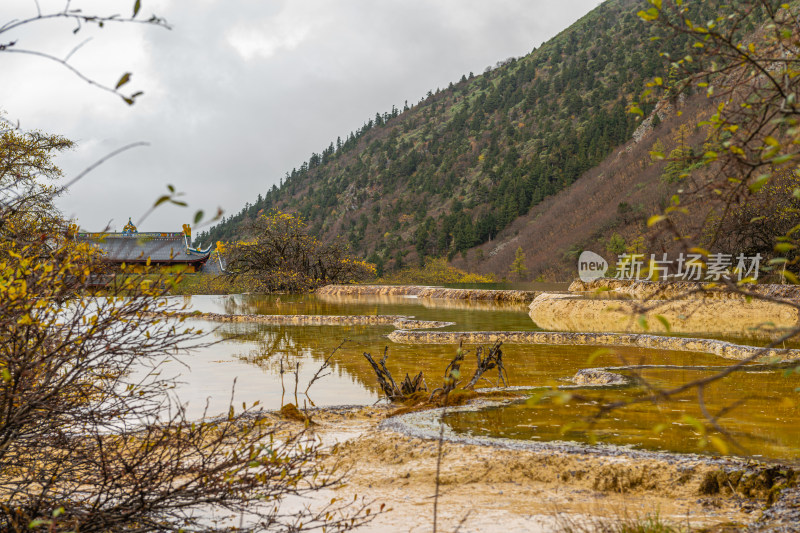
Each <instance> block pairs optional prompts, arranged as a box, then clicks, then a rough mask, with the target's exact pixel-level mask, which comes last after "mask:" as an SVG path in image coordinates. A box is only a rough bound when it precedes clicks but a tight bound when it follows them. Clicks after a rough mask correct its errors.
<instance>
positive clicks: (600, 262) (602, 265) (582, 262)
mask: <svg viewBox="0 0 800 533" xmlns="http://www.w3.org/2000/svg"><path fill="white" fill-rule="evenodd" d="M607 271H608V263H607V262H606V260H605V259H603V258H602V257H601V256H599V255H598V254H596V253H594V252H590V251H589V250H586V251H584V252H582V253H581V256H580V257H579V258H578V277H580V278H581V281H587V282H588V281H592V280H595V279H599V278H602V277H603V276H605V274H606V272H607Z"/></svg>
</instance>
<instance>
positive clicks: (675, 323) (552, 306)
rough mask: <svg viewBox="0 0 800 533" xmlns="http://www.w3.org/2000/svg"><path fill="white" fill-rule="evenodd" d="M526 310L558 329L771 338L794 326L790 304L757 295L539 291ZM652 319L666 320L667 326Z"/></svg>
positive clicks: (541, 324)
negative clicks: (617, 295) (646, 297)
mask: <svg viewBox="0 0 800 533" xmlns="http://www.w3.org/2000/svg"><path fill="white" fill-rule="evenodd" d="M606 296H608V295H606ZM529 314H530V317H531V319H532V320H533V321H534V322H535V323H536V325H537V326H539V327H540V328H542V329H549V330H560V331H587V332H608V331H620V332H646V331H654V332H669V331H673V332H679V333H708V334H722V335H734V336H738V337H741V336H745V337H775V336H777V335H780V334H781V333H782V332H785V331H788V330H789V329H791V328H793V327H795V326H796V325H797V324H798V310H797V309H796V308H794V307H792V306H790V305H785V304H780V303H774V302H768V301H764V300H757V299H752V300H750V301H746V300H745V299H713V298H706V299H702V298H697V299H680V300H652V301H640V300H630V299H609V298H608V297H606V298H600V299H595V298H587V297H584V296H577V295H566V294H542V295H540V296H538V297H537V298H536V299H535V300H534V301H533V302H532V303H531V304H530V307H529ZM642 316H644V317H645V320H646V322H645V323H644V324H643V323H642V322H641V318H640V317H642ZM658 317H662V318H663V319H664V320H666V321H667V324H668V325H669V329H668V328H667V324H665V323H663V321H662V319H661V318H658Z"/></svg>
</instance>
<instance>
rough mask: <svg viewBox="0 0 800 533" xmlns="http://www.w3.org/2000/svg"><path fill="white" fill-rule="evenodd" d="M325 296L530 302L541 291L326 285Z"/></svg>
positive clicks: (322, 291) (319, 291) (323, 293)
mask: <svg viewBox="0 0 800 533" xmlns="http://www.w3.org/2000/svg"><path fill="white" fill-rule="evenodd" d="M316 294H317V295H322V296H354V295H355V296H361V295H388V296H416V297H417V298H420V299H430V300H469V301H485V302H498V303H513V304H527V303H530V302H532V301H533V299H534V298H535V297H536V296H538V295H539V294H541V292H540V291H516V290H494V289H446V288H442V287H424V286H421V285H398V286H395V285H326V286H324V287H322V288H321V289H319V290H318V291H317V292H316Z"/></svg>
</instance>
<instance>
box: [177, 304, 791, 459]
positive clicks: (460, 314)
mask: <svg viewBox="0 0 800 533" xmlns="http://www.w3.org/2000/svg"><path fill="white" fill-rule="evenodd" d="M185 301H186V303H188V304H189V305H191V307H192V308H193V309H196V310H200V311H204V312H215V313H220V312H221V313H248V314H249V313H261V314H309V315H310V314H324V315H377V314H381V315H387V314H392V315H406V316H414V317H415V318H418V319H421V320H443V321H452V322H455V323H456V325H455V326H452V327H451V328H448V329H451V330H457V331H478V330H489V331H498V330H505V331H513V330H517V331H520V330H532V329H535V328H534V326H533V324H532V322H531V320H530V318H529V317H528V315H527V313H526V310H525V309H524V308H523V309H513V308H505V307H501V308H485V307H482V306H479V307H470V306H468V305H466V306H460V307H459V306H453V307H449V306H447V305H445V306H442V307H433V306H430V307H429V306H426V304H427V303H429V302H422V301H420V300H416V299H413V298H398V297H391V298H390V297H384V296H378V297H374V296H371V297H358V298H347V299H329V298H326V299H325V300H322V299H318V298H316V297H314V296H313V295H310V296H309V295H305V296H299V295H281V296H279V297H277V296H256V295H235V296H192V297H186V298H185ZM444 303H446V304H451V303H452V302H444ZM463 303H468V302H463ZM202 326H203V329H205V330H209V331H210V330H213V333H211V335H212V336H213V338H214V339H215V340H217V341H219V342H218V343H217V344H215V345H213V346H210V347H207V348H204V349H202V350H198V351H196V352H193V353H192V354H191V355H188V356H184V357H182V358H181V360H182V361H183V362H184V363H185V364H186V366H183V365H181V364H178V363H177V362H173V363H170V364H169V365H167V367H165V368H164V369H162V372H163V373H166V374H167V375H175V374H180V375H181V378H180V379H181V380H182V382H183V383H182V384H181V385H180V386H179V388H178V390H177V394H178V396H179V397H180V398H181V400H182V401H184V402H188V403H189V414H190V416H200V415H202V412H203V407H204V406H205V402H206V400H208V402H209V406H210V407H209V413H212V414H218V413H222V412H224V411H225V410H226V409H227V406H228V402H229V400H230V397H231V389H232V386H233V381H234V379H236V395H235V403H236V404H237V405H241V402H247V403H248V404H250V403H252V402H254V401H259V402H261V404H262V405H264V406H265V407H266V408H272V409H274V408H278V407H280V405H281V398H282V397H283V399H284V400H285V401H287V402H289V401H291V402H294V401H295V400H294V391H295V369H297V368H298V367H299V370H298V371H297V380H296V382H297V390H298V401H299V404H300V405H301V406H302V405H303V403H304V401H305V402H306V403H307V404H310V402H313V403H314V404H316V405H318V406H331V405H346V404H370V403H373V402H375V401H376V400H377V399H378V387H377V385H376V382H375V376H374V374H373V373H372V369H371V368H370V366H369V364H368V363H367V361H366V360H365V359H364V357H363V355H362V354H363V352H370V353H372V354H373V355H378V354H381V353H382V352H383V349H384V347H385V346H389V359H388V367H389V369H390V370H391V372H392V373H393V375H394V376H395V377H396V378H398V377H399V378H402V376H404V375H405V374H406V373H407V372H409V373H416V372H419V371H420V370H422V371H423V372H424V373H425V377H426V381H427V383H428V384H429V385H431V386H435V384H438V383H437V382H438V381H439V380H440V376H442V375H443V372H444V369H445V367H446V365H447V363H448V362H449V361H450V359H452V357H453V355H454V352H455V347H454V346H444V345H402V344H393V343H390V342H389V341H388V339H386V338H385V336H386V335H387V334H388V333H390V332H391V331H392V329H393V328H392V327H391V326H349V327H341V326H271V325H264V324H253V323H221V324H212V323H204V324H202ZM345 339H346V340H347V342H346V343H345V344H344V346H342V348H341V349H339V350H338V351H337V352H336V354H335V355H334V356H333V357H332V359H331V364H332V366H331V369H330V371H331V374H330V375H326V376H325V377H323V378H322V379H320V380H319V381H318V382H317V383H316V384H315V385H314V386H313V387H312V388H311V390H310V391H309V394H308V397H305V396H304V395H303V391H304V390H305V388H306V385H307V383H308V381H309V380H310V379H311V378H312V377H313V375H314V373H315V372H316V371H317V370H318V369H319V367H320V365H321V364H322V362H323V361H324V360H325V358H326V357H327V356H328V355H329V354H330V353H331V352H332V351H333V350H334V349H335V348H336V347H337V346H338V345H339V344H340V343H341V342H342V341H343V340H345ZM470 348H471V347H470ZM503 349H504V362H505V366H506V368H507V370H508V374H509V379H510V383H511V385H523V386H531V387H534V386H557V385H564V384H567V383H568V380H569V378H570V377H572V376H573V375H574V374H575V372H576V371H577V370H579V369H582V368H592V367H602V366H617V365H630V364H648V365H681V366H692V365H707V366H724V365H727V364H728V363H729V362H728V361H725V360H722V359H720V358H717V357H714V356H710V355H705V354H697V353H687V352H667V351H651V350H642V349H636V348H621V349H615V350H614V351H613V353H603V354H602V355H600V356H599V357H596V358H594V359H593V360H592V361H591V362H589V358H590V356H591V355H593V354H594V353H595V352H596V348H594V347H591V346H586V347H582V346H525V345H506V346H504V348H503ZM473 353H474V352H472V353H470V354H468V355H467V357H466V360H465V364H464V366H463V367H462V373H463V374H464V375H467V376H469V375H472V372H473V371H474V362H473V359H472V357H473ZM281 371H283V373H281ZM706 374H707V371H699V370H689V369H681V370H665V369H649V370H646V374H644V375H645V377H646V378H647V379H648V380H652V381H653V382H654V383H656V384H658V385H660V386H667V387H668V386H674V385H676V384H679V383H684V382H686V381H689V380H691V379H694V378H696V377H698V376H700V375H706ZM488 377H489V379H490V380H495V379H496V376H495V375H494V374H492V375H489V376H488ZM797 377H798V374H791V375H789V376H788V377H784V375H783V373H782V372H758V373H757V372H748V373H743V374H735V375H732V376H730V377H728V378H726V379H725V380H724V381H723V382H721V383H718V384H715V385H713V386H711V387H709V388H708V389H707V390H706V392H705V400H706V403H707V405H708V409H709V411H711V412H712V413H715V412H716V411H718V410H720V409H722V408H724V407H725V406H727V405H729V404H731V403H732V402H736V401H739V400H742V399H745V398H747V401H746V402H745V403H744V405H742V406H739V407H737V408H736V409H734V410H733V411H731V412H729V413H726V414H725V415H724V416H723V417H722V418H721V422H722V423H723V424H724V425H725V427H728V428H730V429H731V430H732V431H733V432H734V433H735V434H736V435H737V437H739V438H740V440H741V442H742V444H743V445H744V446H745V447H746V448H748V449H749V450H750V451H751V452H752V453H753V454H756V455H762V456H764V457H779V458H792V459H796V458H800V413H799V412H798V407H797V406H798V405H800V397H799V396H798V393H797V392H795V390H794V389H795V387H798V386H800V383H798V379H797ZM483 385H489V383H486V382H483ZM638 392H639V391H638V390H637V389H635V388H625V389H613V390H608V389H607V390H583V391H580V393H581V394H582V395H583V396H584V398H583V399H581V400H580V401H575V400H573V402H571V403H569V404H568V405H566V406H563V405H556V404H553V403H544V404H541V405H536V406H528V405H526V404H525V403H524V402H523V403H519V404H514V405H510V406H505V407H502V408H494V409H488V410H484V411H479V412H475V413H459V414H452V415H449V417H448V424H450V425H451V426H452V427H453V428H454V429H455V430H456V431H459V432H466V433H474V434H480V435H491V436H503V437H512V438H523V439H540V440H554V439H556V440H564V439H567V440H578V441H586V442H588V441H589V440H590V439H591V438H592V437H590V434H589V432H588V430H587V428H585V427H579V426H576V427H574V428H573V429H571V430H570V431H567V432H566V433H564V434H562V432H561V431H562V428H563V427H564V426H565V425H566V424H568V423H570V422H572V421H575V420H576V419H578V418H579V417H581V416H586V415H589V414H591V413H592V412H593V411H592V410H593V409H595V408H596V405H597V402H599V401H601V400H605V399H614V398H622V397H628V396H630V395H631V394H636V393H638ZM684 414H688V415H690V416H693V417H696V418H700V417H701V413H699V411H698V407H697V401H696V398H695V397H691V396H686V397H683V398H680V399H679V400H677V401H674V402H669V403H663V404H659V405H652V404H641V405H637V406H635V407H631V408H627V409H625V410H622V411H620V412H618V413H615V414H614V415H612V417H610V418H608V419H604V420H601V421H599V422H597V423H596V424H595V426H594V427H593V435H594V438H596V439H597V440H598V441H599V442H608V443H614V444H632V445H636V446H644V447H648V448H660V449H668V450H676V451H698V447H697V444H698V435H696V434H695V432H694V430H693V429H692V428H691V426H690V425H689V424H688V423H687V422H686V421H682V416H683V415H684ZM659 424H664V425H665V428H664V429H663V431H661V432H659V433H655V432H653V431H652V429H653V427H654V426H657V425H659Z"/></svg>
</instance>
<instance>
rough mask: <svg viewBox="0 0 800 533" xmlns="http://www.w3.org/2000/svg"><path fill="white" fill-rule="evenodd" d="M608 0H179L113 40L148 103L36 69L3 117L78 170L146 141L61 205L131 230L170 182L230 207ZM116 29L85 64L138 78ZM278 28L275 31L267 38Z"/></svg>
mask: <svg viewBox="0 0 800 533" xmlns="http://www.w3.org/2000/svg"><path fill="white" fill-rule="evenodd" d="M128 3H130V2H124V3H123V4H122V5H127V4H128ZM597 4H598V2H597V0H568V1H563V2H558V3H555V2H549V1H536V2H532V1H530V0H527V1H526V0H495V1H492V2H486V1H478V0H469V1H463V0H440V1H436V2H431V1H423V0H405V1H399V0H386V1H381V2H377V1H374V0H347V1H345V0H340V1H332V0H314V1H311V0H303V1H301V0H293V1H292V2H275V1H273V2H252V1H246V0H226V1H217V2H211V1H208V2H193V3H192V4H191V7H189V6H188V5H187V4H186V3H185V2H181V3H178V2H171V3H167V4H166V5H164V6H162V7H161V9H157V7H158V6H153V7H152V9H153V10H154V11H157V12H159V14H161V15H164V16H165V17H166V18H167V19H168V20H169V21H170V22H171V23H172V24H173V25H174V29H173V30H172V31H163V30H159V29H157V28H136V29H135V31H133V30H127V29H126V31H124V32H120V33H119V34H118V35H120V37H119V38H120V39H123V38H124V39H129V42H130V46H131V47H134V46H135V47H141V50H139V49H138V48H137V50H136V51H135V53H132V57H134V60H133V65H132V70H133V72H134V82H135V85H136V87H137V88H141V89H142V90H144V91H145V96H144V97H143V98H142V99H141V100H140V102H139V103H137V104H136V105H135V106H133V108H130V109H129V108H128V107H127V106H125V105H124V104H122V103H118V102H117V101H116V100H115V98H114V97H113V96H110V95H108V94H106V93H102V92H100V91H97V90H95V89H92V88H90V87H88V86H83V85H81V84H80V83H78V82H77V81H76V80H72V79H68V76H66V75H65V74H64V73H62V72H54V71H56V70H58V67H57V66H48V67H47V68H37V69H35V72H34V75H33V79H30V76H28V77H27V79H24V80H21V81H20V82H19V83H15V84H13V85H7V84H0V107H3V108H5V109H6V111H8V112H9V115H11V116H12V117H15V118H20V119H22V120H23V125H28V126H31V127H37V128H41V129H43V130H46V131H53V132H58V133H61V134H64V135H66V136H67V137H70V138H73V139H75V140H77V141H78V142H79V143H80V146H79V147H78V149H77V150H76V151H75V152H74V153H72V154H69V155H67V156H64V157H62V158H61V159H60V162H61V164H62V166H63V167H64V168H65V170H66V171H67V172H68V173H74V172H76V171H78V170H79V169H81V168H83V167H84V166H86V165H88V164H90V163H91V162H92V161H94V160H96V159H97V158H99V157H102V156H103V155H104V154H105V153H107V152H109V151H110V150H113V149H114V148H117V147H119V146H121V145H123V144H125V143H128V142H134V141H148V142H150V143H151V144H150V147H148V148H145V149H137V150H134V151H131V152H129V153H126V154H124V155H122V156H119V157H117V158H115V159H113V160H111V161H109V162H108V163H106V164H104V165H103V166H102V167H100V168H99V169H98V170H97V171H96V172H94V173H92V174H91V175H90V176H89V177H87V178H86V180H84V181H83V182H81V183H79V184H78V185H76V186H75V187H74V189H73V190H72V191H71V192H70V194H68V195H66V196H65V197H64V198H62V199H61V200H60V205H61V207H62V209H63V210H64V211H65V212H66V213H67V214H70V215H77V216H78V218H79V221H80V223H81V224H82V225H83V226H84V227H87V228H90V229H96V228H102V227H103V226H104V225H105V223H106V222H107V221H108V220H109V219H112V218H113V219H114V220H115V222H116V225H117V227H121V226H122V225H123V224H124V223H125V222H126V221H127V218H128V216H133V217H134V218H136V217H137V216H139V215H141V214H142V213H144V212H145V211H147V209H148V207H149V206H150V205H151V204H152V202H153V201H154V200H155V198H156V197H157V196H158V195H159V194H161V193H162V192H163V191H165V186H166V184H167V183H170V184H174V185H175V186H176V187H177V188H178V189H179V190H183V191H186V192H187V197H186V198H187V200H188V201H189V202H190V205H191V208H192V209H195V208H203V209H205V210H206V211H213V210H214V209H215V208H216V207H217V206H221V207H222V208H223V209H225V210H226V211H228V212H235V211H238V210H239V209H240V208H241V207H242V206H243V205H244V203H245V202H246V201H252V199H253V198H255V196H256V195H257V194H258V193H263V192H264V191H266V190H267V189H268V188H269V187H271V186H272V185H273V184H274V183H277V182H278V180H279V179H280V178H282V177H283V176H284V174H285V172H286V171H290V170H291V169H292V168H293V167H297V166H299V165H300V164H301V163H302V162H303V161H304V160H305V159H307V157H308V156H309V155H310V153H311V152H312V151H320V150H322V149H323V148H324V147H325V146H327V145H328V143H329V142H330V141H332V140H335V139H336V137H337V136H338V135H341V136H343V137H344V136H345V135H346V134H347V133H349V132H350V131H351V130H354V129H356V128H358V127H359V126H360V125H361V124H362V123H363V122H364V121H366V120H368V119H369V118H370V117H373V116H374V115H375V112H382V111H388V110H389V109H390V108H391V106H392V105H393V104H394V105H397V106H399V107H400V106H402V105H403V102H404V101H405V100H408V101H409V103H412V104H413V103H416V102H417V101H419V99H420V98H422V97H423V96H424V94H425V93H426V92H427V91H428V90H429V89H433V90H435V89H436V88H437V87H442V88H443V87H445V86H446V85H447V84H448V83H449V82H450V81H457V80H458V79H459V78H460V77H461V75H462V74H467V73H468V72H469V71H473V72H475V73H476V74H477V73H480V72H482V71H483V69H484V67H486V66H487V65H493V64H494V63H495V62H497V61H498V60H502V59H505V58H507V57H509V56H520V55H524V54H526V53H528V52H529V51H530V50H531V49H532V48H533V47H534V46H538V45H539V44H540V43H541V42H542V41H544V40H546V39H547V38H550V37H552V36H553V35H555V34H556V33H558V32H559V31H561V30H562V29H564V28H565V27H567V26H568V25H569V24H571V23H572V22H573V21H574V20H576V19H577V18H579V17H580V16H582V15H583V14H585V13H586V12H588V11H589V10H590V9H591V8H593V7H595V6H596V5H597ZM148 6H149V4H148V3H147V2H145V8H146V9H147V8H148ZM281 24H283V26H281ZM60 30H61V31H65V32H67V33H68V32H69V30H68V29H66V30H65V29H64V28H60ZM115 31H119V30H115V29H114V28H110V29H108V30H106V33H105V34H104V35H103V36H102V40H98V41H97V42H93V43H90V44H89V45H87V47H86V49H85V50H82V51H81V52H80V54H81V58H82V61H87V62H88V63H85V64H88V65H89V66H91V65H92V62H96V63H102V64H110V65H111V66H112V67H114V68H116V69H117V70H114V69H111V70H109V72H116V71H120V72H122V71H123V70H124V69H127V67H128V64H127V63H126V64H123V65H119V66H117V65H115V64H114V60H115V58H114V56H113V55H109V54H110V52H109V51H108V50H110V49H111V47H110V44H108V43H110V42H111V40H113V39H114V37H115V34H114V33H113V32H115ZM270 31H272V32H273V33H274V35H261V34H260V33H259V32H262V33H268V32H270ZM236 32H239V33H236ZM39 37H40V38H41V34H40V35H39ZM262 37H263V38H262ZM237 38H238V42H237ZM248 38H249V39H250V40H251V41H253V40H255V41H259V38H261V41H260V44H259V42H256V44H255V45H254V46H253V47H252V50H251V51H250V53H249V54H244V55H243V54H242V53H240V51H237V47H236V46H234V45H238V47H239V48H240V49H241V48H242V42H246V41H247V39H248ZM126 42H127V41H124V42H123V43H121V44H122V45H123V46H120V43H119V42H115V43H114V45H115V46H114V48H113V50H115V51H117V52H119V50H120V49H122V50H123V52H124V50H125V44H126ZM275 43H278V44H275ZM259 46H260V48H259ZM107 48H108V50H107ZM122 55H123V56H124V53H123V54H122ZM4 63H6V64H10V65H11V68H12V71H11V75H12V76H13V74H14V72H13V69H20V70H25V72H26V73H27V72H29V70H26V69H29V67H28V66H27V65H26V64H25V63H24V62H19V61H11V62H9V60H8V58H7V57H6V56H2V55H0V71H6V69H4V68H3V64H4ZM117 67H118V68H117ZM6 72H8V71H6ZM103 72H106V70H104V71H103ZM109 75H110V74H109ZM4 77H5V76H4ZM52 80H57V84H58V85H59V87H60V88H62V89H63V95H62V94H61V93H62V91H59V90H57V87H50V88H49V89H46V86H48V85H51V83H50V82H51V81H52ZM26 86H30V87H36V91H37V92H36V93H35V94H36V96H37V98H32V97H30V96H28V97H22V96H20V95H21V93H18V92H17V91H26V90H30V89H28V88H26ZM38 99H47V105H43V104H40V103H37V102H38V101H39V100H38ZM6 106H7V107H6ZM43 109H46V110H47V111H46V112H45V111H43ZM190 216H191V213H190V212H188V211H187V210H185V209H179V208H164V209H159V210H157V211H156V212H155V213H154V214H153V215H152V216H151V217H150V218H149V219H148V220H147V221H146V223H145V224H144V225H143V227H142V228H141V229H144V230H148V229H150V230H172V229H176V228H180V226H181V224H182V223H185V222H187V221H189V219H190Z"/></svg>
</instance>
